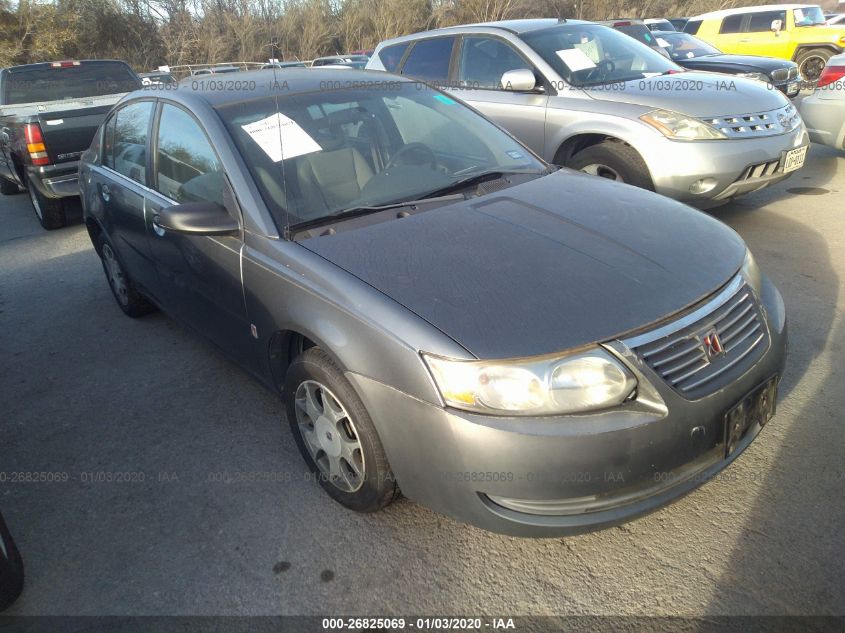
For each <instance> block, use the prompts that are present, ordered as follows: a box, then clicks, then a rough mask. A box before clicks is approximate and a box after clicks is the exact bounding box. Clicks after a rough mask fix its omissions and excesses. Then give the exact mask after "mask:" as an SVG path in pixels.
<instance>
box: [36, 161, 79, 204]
mask: <svg viewBox="0 0 845 633" xmlns="http://www.w3.org/2000/svg"><path fill="white" fill-rule="evenodd" d="M26 171H27V173H28V174H29V176H30V177H31V179H32V180H31V182H34V183H35V186H36V187H37V188H38V191H39V192H41V194H42V195H44V196H46V197H47V198H71V197H73V196H78V195H79V161H78V160H73V161H68V162H66V163H57V164H55V165H43V166H35V165H28V166H27V168H26Z"/></svg>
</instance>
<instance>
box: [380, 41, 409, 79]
mask: <svg viewBox="0 0 845 633" xmlns="http://www.w3.org/2000/svg"><path fill="white" fill-rule="evenodd" d="M410 44H411V43H410V42H402V43H401V44H394V45H393V46H385V47H384V48H383V49H381V50H380V51H379V53H378V58H379V59H380V60H381V63H382V65H383V66H384V69H385V70H386V71H387V72H389V73H392V72H395V71H396V69H397V68H398V67H399V62H401V61H402V55H404V54H405V51H406V50H408V46H409V45H410Z"/></svg>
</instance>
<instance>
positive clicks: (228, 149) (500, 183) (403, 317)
mask: <svg viewBox="0 0 845 633" xmlns="http://www.w3.org/2000/svg"><path fill="white" fill-rule="evenodd" d="M350 73H352V74H350ZM383 77H384V75H383V74H378V73H368V72H361V71H354V70H347V71H345V72H343V73H340V72H338V73H336V74H332V71H330V70H328V69H327V70H325V71H323V72H320V73H315V72H313V71H310V70H308V69H305V70H298V69H295V68H294V69H291V70H290V71H289V72H288V75H287V77H286V80H287V82H288V86H289V90H288V91H286V92H285V93H284V94H282V95H280V94H279V92H278V90H277V89H275V88H274V85H275V84H274V82H273V80H272V77H270V76H268V73H266V72H261V71H259V72H256V73H250V74H249V75H247V76H245V79H248V80H250V81H251V82H255V85H256V88H255V90H250V91H249V92H248V93H247V92H244V93H238V92H236V91H219V90H208V89H205V90H203V89H202V86H201V85H199V84H197V85H196V86H193V85H192V86H186V87H185V89H184V90H179V91H176V92H171V93H163V94H159V95H150V94H149V93H146V92H136V93H134V94H131V95H129V96H128V97H127V98H125V99H124V100H123V101H122V102H121V103H120V104H118V106H117V107H116V108H115V110H114V112H112V114H111V115H110V117H109V118H108V119H107V120H106V122H105V123H104V125H103V128H102V130H101V132H100V133H99V134H98V135H97V137H96V138H95V140H94V142H93V143H92V146H91V149H90V150H89V151H88V152H87V153H86V154H85V156H84V158H83V162H82V169H81V172H82V187H83V201H84V205H83V206H84V211H85V221H86V225H87V227H88V231H89V234H90V236H91V239H92V241H93V243H94V245H95V248H96V252H97V253H98V254H99V255H100V257H101V258H102V262H103V268H104V270H105V273H106V277H107V279H108V282H109V285H110V287H111V289H112V291H113V293H114V296H115V298H116V300H117V302H118V305H119V306H120V308H121V309H122V310H123V311H124V312H125V313H126V314H128V315H130V316H138V315H141V314H144V313H146V312H148V311H150V310H151V309H153V306H158V307H161V308H163V309H164V310H165V311H166V312H168V313H169V314H171V315H172V316H174V317H175V318H177V319H179V320H181V321H182V322H183V323H186V324H188V325H189V326H191V328H192V329H194V330H196V331H198V332H201V333H202V334H204V335H205V336H207V337H208V338H209V339H211V340H212V341H214V342H215V343H216V344H217V345H219V346H220V348H221V349H223V350H224V351H225V352H226V353H228V354H229V355H230V356H231V357H232V358H233V359H235V360H236V361H237V362H239V363H240V364H241V365H243V366H244V367H245V368H246V369H247V370H249V371H250V372H251V373H252V374H254V375H255V376H257V377H259V378H260V379H261V380H262V381H263V382H264V383H265V384H267V385H268V386H269V387H270V388H272V389H274V390H277V391H279V392H281V394H282V395H283V398H284V400H285V406H286V412H287V421H288V423H289V425H290V428H291V432H292V434H293V436H294V439H295V441H296V443H297V445H298V447H299V449H300V452H301V453H302V456H303V458H304V459H305V461H306V463H307V464H308V466H309V467H310V468H311V470H312V471H313V472H314V473H315V474H316V475H317V477H316V478H317V479H318V480H319V483H320V485H321V486H322V488H323V489H324V490H325V491H326V492H327V493H328V494H329V495H330V496H331V497H332V498H334V499H335V500H336V501H338V502H340V503H341V504H343V505H345V506H346V507H348V508H351V509H354V510H359V511H374V510H378V509H380V508H382V507H384V506H385V505H387V504H388V503H390V502H391V500H393V499H394V498H395V497H396V495H397V494H398V490H399V487H401V490H402V492H403V493H404V494H405V495H406V496H407V497H409V498H410V499H414V500H416V501H418V502H420V503H423V504H426V505H428V506H430V507H432V508H434V509H435V510H437V511H440V512H443V513H446V514H448V515H451V516H453V517H455V518H457V519H459V520H463V521H466V522H469V523H472V524H475V525H478V526H481V527H484V528H487V529H490V530H495V531H499V532H503V533H509V534H517V535H524V536H552V535H560V534H565V533H573V532H579V531H584V530H588V529H595V528H598V527H603V526H608V525H613V524H616V523H619V522H622V521H625V520H628V519H630V518H633V517H635V516H637V515H640V514H642V513H644V512H648V511H651V510H653V509H655V508H657V507H659V506H661V505H663V504H665V503H668V502H669V501H671V500H672V499H674V498H676V497H678V496H679V495H681V494H684V493H685V492H687V491H689V490H691V489H692V488H694V487H696V486H697V485H699V484H700V483H702V482H703V481H705V480H706V479H707V478H709V477H711V476H712V475H713V474H715V473H716V472H718V471H719V470H721V469H722V468H724V467H725V466H727V465H728V464H729V463H730V462H731V461H732V460H733V459H735V458H736V456H737V455H738V454H739V453H740V452H742V451H743V450H744V449H745V448H746V447H747V446H748V445H749V443H750V442H751V441H752V440H753V439H754V437H756V436H757V434H758V433H759V431H760V429H761V427H762V426H763V425H764V424H765V423H766V422H767V421H768V420H769V418H770V417H771V415H772V414H773V412H774V404H775V395H776V393H775V392H776V389H777V384H778V377H779V376H780V375H781V373H782V371H783V367H784V352H785V342H786V338H785V336H786V329H785V328H786V325H785V323H786V321H785V315H784V307H783V301H782V299H781V297H780V295H779V293H778V291H777V290H776V289H775V287H774V286H773V285H772V283H771V282H770V281H769V280H768V279H767V278H766V277H765V276H764V275H763V274H762V273H761V272H760V270H759V269H758V267H757V265H756V264H755V263H754V260H753V258H752V257H751V255H750V253H749V252H748V249H747V248H746V246H745V244H744V243H743V241H742V239H741V238H740V237H739V236H738V235H737V234H736V233H735V232H733V231H732V230H731V229H729V228H728V227H726V226H725V225H724V224H722V223H721V222H719V221H717V220H715V219H713V218H711V217H710V216H708V215H706V214H703V213H701V212H698V211H695V210H693V209H690V208H689V207H686V206H684V205H682V204H679V203H677V202H675V201H672V200H669V199H667V198H665V197H662V196H658V195H656V194H653V193H650V192H647V191H643V190H641V189H636V188H634V187H629V186H626V185H623V184H619V183H615V182H609V181H606V180H602V179H599V178H591V177H588V176H585V175H584V174H579V173H577V172H572V171H569V170H557V171H555V170H554V168H550V167H549V166H548V165H547V164H545V163H544V162H543V161H542V160H540V159H539V158H538V157H536V156H534V154H533V153H532V152H531V150H530V149H528V148H527V147H525V146H523V145H521V144H520V143H519V142H518V141H517V140H516V139H514V138H513V137H512V136H510V135H508V134H506V133H505V132H503V131H502V130H501V129H499V128H498V127H496V126H495V125H494V124H492V123H491V122H489V121H488V120H486V119H485V118H483V117H482V116H480V115H479V114H477V113H476V112H474V111H473V110H471V109H470V108H467V107H464V106H463V105H461V103H460V102H458V101H457V100H455V99H453V98H452V97H450V96H449V95H448V94H446V93H444V92H441V91H439V90H436V89H433V88H429V87H427V86H426V85H425V84H419V83H415V82H411V81H407V80H405V79H403V78H398V77H397V78H395V79H394V80H391V81H390V82H388V83H386V82H384V80H383ZM326 80H328V81H330V82H332V81H333V82H336V83H337V85H344V86H356V85H357V86H359V87H354V88H353V87H348V88H341V89H336V90H326V89H324V86H325V83H324V82H325V81H326ZM347 80H350V81H347ZM128 147H138V152H137V153H135V154H134V155H135V156H149V157H151V159H152V160H151V161H150V163H149V165H151V169H149V170H147V169H146V167H147V165H148V163H147V161H142V162H141V163H140V164H138V165H137V167H138V169H133V167H131V166H130V165H128V164H124V165H119V164H118V162H117V158H118V156H120V155H121V154H122V153H123V152H124V151H125V150H126V148H128ZM655 227H659V230H655ZM505 252H506V257H505V258H504V259H503V253H505ZM197 431H198V432H200V429H197ZM472 473H476V474H472Z"/></svg>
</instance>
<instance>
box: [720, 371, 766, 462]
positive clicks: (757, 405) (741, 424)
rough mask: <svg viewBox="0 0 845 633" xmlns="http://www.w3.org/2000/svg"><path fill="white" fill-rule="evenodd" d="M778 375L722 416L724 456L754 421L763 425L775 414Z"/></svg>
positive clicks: (732, 448) (732, 450) (726, 455)
mask: <svg viewBox="0 0 845 633" xmlns="http://www.w3.org/2000/svg"><path fill="white" fill-rule="evenodd" d="M779 380H780V377H779V376H773V377H771V378H769V379H768V380H767V381H766V382H764V383H763V384H761V385H759V386H758V387H756V388H755V389H754V390H753V391H751V393H749V394H748V395H746V396H745V397H744V398H743V399H742V400H740V401H739V402H738V403H737V404H735V405H734V406H733V407H732V408H731V409H730V410H729V411H728V412H727V413H725V416H724V429H725V457H729V456H730V455H731V454H732V453H733V452H734V451H735V450H736V448H737V446H738V445H739V442H740V440H742V438H743V437H744V436H745V434H746V433H747V432H748V429H750V428H751V427H752V426H753V425H754V424H755V423H758V424H759V425H760V426H763V425H765V424H766V422H768V421H769V420H770V419H771V418H772V416H773V415H774V414H775V408H776V407H777V389H778V382H779Z"/></svg>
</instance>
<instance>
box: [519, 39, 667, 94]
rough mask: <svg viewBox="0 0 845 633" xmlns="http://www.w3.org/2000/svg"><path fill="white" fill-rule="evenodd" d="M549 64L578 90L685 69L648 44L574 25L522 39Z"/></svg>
mask: <svg viewBox="0 0 845 633" xmlns="http://www.w3.org/2000/svg"><path fill="white" fill-rule="evenodd" d="M522 39H523V40H525V42H526V43H527V44H528V45H529V46H531V48H533V49H534V50H535V51H536V52H537V54H538V55H540V56H541V57H542V58H543V59H544V60H545V61H546V63H548V64H549V65H550V66H551V67H552V68H554V69H555V71H557V73H558V74H559V75H560V76H561V77H563V78H564V79H565V80H566V81H567V82H569V83H570V84H572V85H574V86H596V85H600V84H609V83H616V82H624V81H633V80H635V79H643V78H644V77H649V76H652V75H661V74H664V73H667V72H670V71H681V70H682V69H681V68H679V67H678V66H677V65H675V64H674V63H673V62H671V61H669V60H668V59H667V58H666V57H663V55H661V54H660V53H658V52H656V51H654V50H652V49H651V48H649V47H648V46H646V45H645V44H641V43H640V42H638V41H637V40H635V39H633V38H631V37H628V36H627V35H625V34H624V33H620V32H619V31H616V30H614V29H611V28H608V27H605V26H601V25H598V24H572V25H564V26H556V27H552V28H550V29H542V30H539V31H534V32H530V33H525V34H523V35H522Z"/></svg>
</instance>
